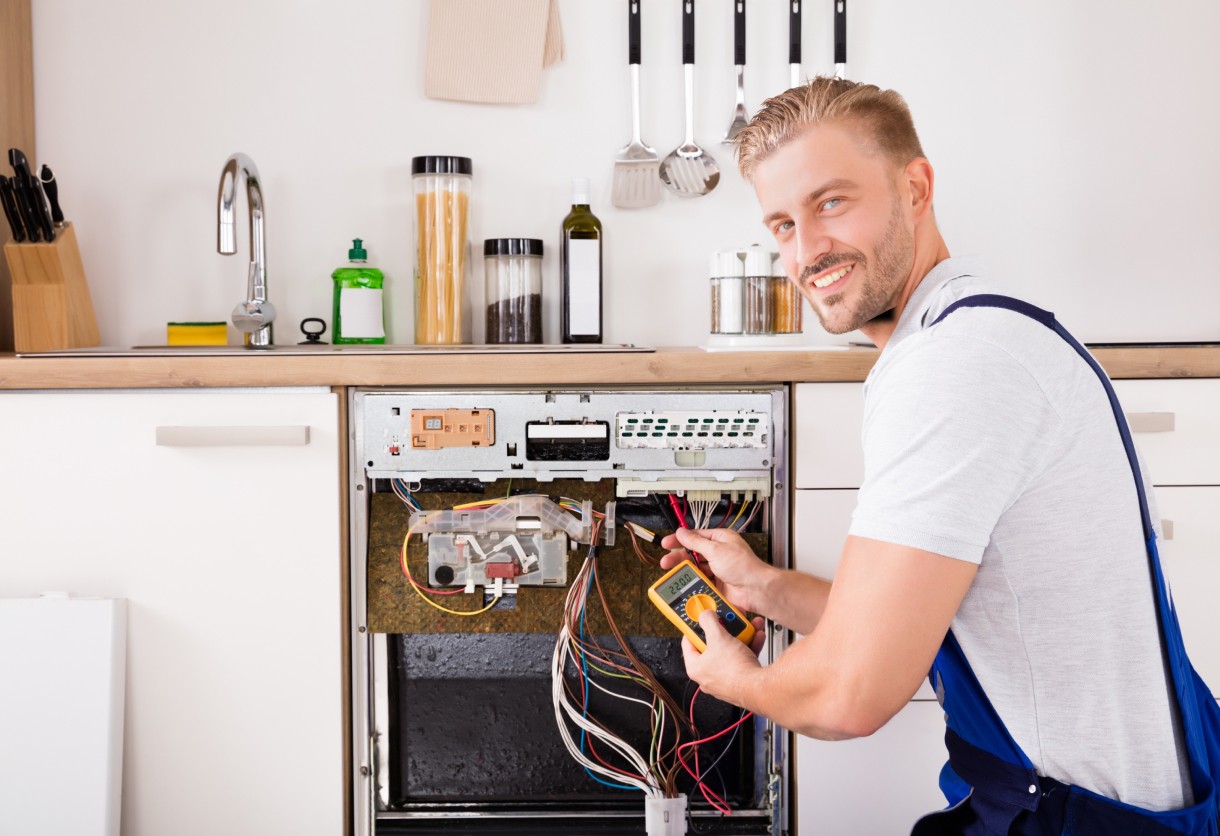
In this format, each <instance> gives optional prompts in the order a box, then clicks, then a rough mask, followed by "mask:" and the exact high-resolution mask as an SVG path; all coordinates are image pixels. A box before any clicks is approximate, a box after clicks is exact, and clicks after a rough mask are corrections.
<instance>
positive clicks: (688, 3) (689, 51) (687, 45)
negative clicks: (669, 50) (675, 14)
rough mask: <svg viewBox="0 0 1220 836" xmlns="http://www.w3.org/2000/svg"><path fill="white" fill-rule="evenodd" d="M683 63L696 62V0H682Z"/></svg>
mask: <svg viewBox="0 0 1220 836" xmlns="http://www.w3.org/2000/svg"><path fill="white" fill-rule="evenodd" d="M682 63H683V64H693V63H695V0H682Z"/></svg>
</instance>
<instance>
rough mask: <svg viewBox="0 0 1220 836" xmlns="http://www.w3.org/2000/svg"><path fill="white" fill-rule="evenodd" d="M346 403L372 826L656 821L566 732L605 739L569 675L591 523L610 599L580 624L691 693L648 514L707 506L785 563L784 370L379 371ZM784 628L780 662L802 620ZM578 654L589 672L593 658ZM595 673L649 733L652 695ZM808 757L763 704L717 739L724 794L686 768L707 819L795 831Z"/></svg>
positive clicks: (561, 828) (629, 827)
mask: <svg viewBox="0 0 1220 836" xmlns="http://www.w3.org/2000/svg"><path fill="white" fill-rule="evenodd" d="M350 399H351V400H350V403H349V407H350V411H349V415H351V416H352V420H351V425H350V426H351V429H350V436H351V443H352V448H351V456H350V457H349V458H350V462H351V467H350V474H349V476H350V479H351V485H350V488H351V490H350V496H351V498H352V499H351V509H350V511H351V522H352V525H351V530H352V542H351V554H352V573H351V584H350V589H351V602H350V605H351V618H352V624H351V628H352V631H351V632H352V683H351V689H352V699H353V712H352V713H353V728H352V739H353V752H352V776H351V784H352V794H353V797H352V804H353V819H354V828H355V832H356V833H357V834H360V836H366V835H368V836H371V834H374V833H379V834H385V833H484V834H510V833H512V834H517V833H520V834H525V833H576V832H581V833H606V834H643V833H645V821H644V800H643V799H644V795H643V793H642V792H640V791H639V790H632V789H625V788H624V787H623V786H622V785H616V782H615V781H613V780H608V779H607V778H606V776H605V775H601V776H598V775H596V774H595V773H593V772H591V771H588V770H586V769H585V768H584V767H583V766H582V765H581V764H580V763H578V762H577V761H576V759H575V758H574V757H573V756H572V754H571V753H570V752H569V751H568V749H567V747H566V745H565V743H564V740H563V738H562V737H561V734H560V731H559V723H561V722H566V723H567V724H568V729H569V735H570V739H571V740H573V741H576V740H579V741H580V747H579V748H580V750H581V752H582V753H583V752H585V751H586V750H585V744H586V743H587V744H588V746H589V750H588V751H589V752H592V751H593V748H594V747H593V745H592V744H593V741H592V739H591V738H590V739H589V740H587V741H586V740H585V738H584V736H583V735H581V733H580V730H579V729H577V728H575V727H574V726H573V725H572V724H571V721H567V720H562V719H560V718H558V717H557V709H556V700H555V698H554V694H553V688H554V687H555V681H554V676H553V669H554V667H555V664H556V663H555V661H554V659H555V647H556V637H557V634H558V632H559V629H560V626H561V623H562V621H563V618H564V606H565V600H566V598H567V596H568V594H569V591H570V589H571V587H572V584H573V583H574V582H575V580H576V577H575V576H576V574H577V572H578V569H579V567H580V566H581V565H582V564H583V563H585V562H586V559H587V558H588V549H589V544H588V542H582V541H581V540H580V538H581V537H583V536H586V535H588V534H589V532H590V531H596V532H597V534H596V536H597V551H596V557H595V558H589V560H595V561H596V568H597V578H596V584H597V586H598V587H599V588H600V589H601V595H602V597H604V599H605V601H606V608H607V609H608V610H609V613H610V614H609V615H608V616H607V615H605V614H604V613H603V612H601V611H600V609H601V606H602V605H601V603H600V601H598V600H596V599H595V596H594V595H593V592H592V588H593V581H592V579H590V580H589V582H588V585H587V586H588V589H589V590H590V591H589V600H588V609H587V610H586V611H585V612H584V616H585V617H584V619H582V620H581V622H580V625H579V629H580V631H581V637H582V639H583V638H586V635H585V630H586V629H587V631H588V635H587V638H589V639H596V640H598V641H600V642H602V643H603V644H605V645H607V646H609V647H615V646H616V643H617V640H616V639H615V638H614V637H613V636H612V635H611V629H610V626H609V625H610V623H611V621H612V622H613V624H614V627H615V628H617V629H618V630H619V632H620V634H621V635H622V637H623V641H624V642H626V643H627V644H628V645H629V646H630V648H631V650H632V651H633V652H634V654H636V656H637V657H638V658H639V659H640V660H642V662H643V663H644V664H645V665H646V666H647V667H648V668H649V669H650V670H651V671H652V672H654V673H655V675H656V678H657V680H659V682H660V684H661V685H662V686H663V687H664V689H665V690H666V691H667V692H668V693H669V694H670V695H671V696H672V698H673V700H674V701H675V702H676V704H678V705H680V706H681V707H682V708H683V709H686V708H688V707H689V706H690V705H691V699H692V696H693V695H694V686H693V684H692V683H690V682H689V681H688V680H687V678H686V676H685V669H684V665H683V662H682V653H681V647H680V642H679V639H678V633H677V630H676V629H675V628H674V627H673V625H671V624H669V623H668V622H667V621H666V620H665V619H664V617H663V616H662V615H661V613H660V612H659V611H658V610H657V609H656V608H655V607H654V606H653V605H652V603H650V602H649V601H648V599H647V597H646V589H647V586H648V585H649V584H650V583H651V582H653V581H654V580H656V578H658V577H660V575H661V574H662V571H663V570H661V569H659V568H657V567H656V566H655V565H650V564H649V563H646V562H645V561H644V557H647V556H652V557H654V558H655V557H656V556H659V555H660V554H661V553H662V552H663V550H662V549H660V548H659V547H658V546H656V545H655V544H652V543H645V542H643V541H642V536H639V537H637V538H633V537H632V536H631V534H630V532H629V531H628V527H629V526H632V525H634V526H637V528H635V531H636V532H637V534H640V532H643V531H650V532H657V533H660V532H668V531H670V530H672V529H673V527H674V526H675V521H676V513H678V512H686V511H689V512H690V514H691V516H690V517H688V518H687V519H686V521H687V522H688V523H695V522H697V519H696V517H695V509H696V508H698V509H699V511H700V512H701V515H702V519H704V520H707V521H709V522H710V524H712V525H717V524H719V525H725V524H731V525H733V526H734V527H735V528H738V529H740V530H741V532H742V535H743V537H745V538H746V540H747V541H748V542H749V543H750V544H751V546H753V547H754V549H755V551H756V552H758V553H759V554H760V555H763V556H765V557H768V558H769V559H770V560H771V561H772V562H774V563H777V564H780V565H786V562H787V554H788V543H787V536H788V519H787V505H788V502H787V494H786V491H785V490H784V486H785V484H786V479H787V451H786V450H785V449H784V446H783V439H784V438H785V437H786V432H785V428H786V423H787V409H788V399H787V392H786V390H785V389H784V387H782V386H779V385H775V386H757V387H740V386H737V387H706V386H705V387H691V388H666V389H663V390H662V389H652V388H646V387H631V388H627V387H622V388H614V389H608V388H587V389H582V388H564V389H555V390H541V389H528V390H527V389H512V388H495V389H490V388H481V389H480V388H460V389H457V388H455V389H451V390H444V391H442V390H438V389H419V390H413V389H406V388H402V389H367V388H366V389H354V390H351V394H350ZM671 497H674V498H672V499H671ZM491 503H495V504H491ZM560 506H562V508H563V509H564V511H563V513H560V512H559V511H558V510H557V509H559V508H560ZM418 509H422V511H424V512H428V513H427V514H425V513H423V512H421V511H420V510H418ZM493 509H494V510H493ZM747 511H749V513H746V512H747ZM557 513H558V514H560V516H562V517H563V519H562V520H558V521H557V519H558V518H557V517H556V516H555V515H556V514H557ZM430 515H431V516H430ZM548 515H549V516H548ZM684 516H685V513H684ZM595 518H596V520H597V526H596V528H591V526H592V523H593V521H594V519H595ZM425 520H427V521H426V522H424V521H425ZM413 526H416V528H413ZM561 526H562V527H564V528H566V529H567V531H568V533H567V534H566V535H565V534H564V533H563V532H562V531H561V530H560V527H561ZM582 526H583V528H582ZM492 529H495V530H494V531H493V530H492ZM408 532H411V534H410V540H409V545H408V546H407V547H406V548H405V549H404V542H405V541H407V537H408ZM421 532H422V533H423V534H425V535H427V537H426V542H425V538H424V537H421V536H420V535H421ZM578 532H579V533H578ZM552 535H555V539H557V540H559V541H561V542H562V543H564V544H565V546H564V547H561V546H559V545H556V543H554V542H552ZM633 539H636V540H637V541H639V542H638V545H639V546H640V550H641V551H643V552H644V553H645V554H644V556H640V555H638V554H637V553H636V545H635V544H633V543H632V541H633ZM493 549H495V550H496V551H495V552H494V555H492V556H491V557H489V556H488V555H491V554H492V552H493ZM484 551H486V552H487V553H488V554H484ZM476 552H477V553H478V555H479V557H477V558H476V557H475V556H474V555H475V553H476ZM514 552H515V554H514ZM467 558H469V559H467ZM404 566H405V567H406V568H407V571H408V572H410V575H411V577H412V578H413V579H414V582H415V583H416V584H419V585H422V586H427V587H429V588H431V589H432V590H433V592H430V593H428V594H429V595H431V596H433V597H432V598H431V600H437V601H439V602H440V603H441V606H440V607H434V606H431V605H428V604H427V603H426V602H424V601H423V600H422V599H423V598H424V594H425V593H423V592H418V591H417V590H416V589H414V588H413V587H412V581H410V580H408V578H407V573H406V572H404ZM455 567H457V568H456V569H455ZM463 584H465V586H463ZM436 590H441V591H443V592H446V593H453V594H445V595H443V596H441V595H438V594H436ZM497 591H498V592H499V596H498V597H497V594H496V593H497ZM445 608H447V609H448V610H450V611H453V612H446V609H445ZM484 609H485V612H481V613H480V614H479V615H470V616H457V615H455V614H453V613H454V612H458V611H473V610H484ZM607 619H610V620H611V621H607ZM765 632H766V636H765V644H764V651H763V653H764V658H767V657H773V656H774V655H775V654H777V653H778V652H779V651H780V650H782V647H783V645H784V643H785V642H786V641H787V637H786V635H785V634H784V633H783V631H782V630H779V629H776V628H772V627H770V626H769V627H768V628H767V630H766V631H765ZM562 668H563V670H564V672H565V676H566V677H567V679H568V680H569V688H570V687H571V685H570V682H571V681H572V680H575V679H578V675H579V671H577V670H575V667H574V664H573V662H572V661H571V660H569V661H568V662H567V663H566V664H565V665H563V666H562ZM586 673H587V670H586ZM605 681H607V682H611V683H613V684H614V687H615V690H621V689H619V688H618V684H617V683H618V682H619V680H613V679H609V680H605ZM583 687H584V691H583V694H584V696H583V699H584V703H583V705H582V706H581V707H582V709H585V710H587V713H588V715H589V716H590V717H592V716H596V717H597V719H598V721H599V723H602V724H604V725H605V726H607V727H610V728H611V729H612V730H613V732H614V733H615V735H616V736H618V737H621V738H622V739H623V740H624V741H626V743H628V744H629V745H630V746H632V747H633V748H634V749H635V750H637V751H640V752H647V751H649V747H650V744H653V743H655V741H654V740H652V729H651V723H650V719H651V716H652V710H650V709H649V708H648V707H647V706H645V705H643V703H641V702H639V701H632V700H625V699H622V698H621V697H613V696H611V695H609V694H608V693H605V692H603V691H602V690H598V689H597V688H593V687H588V686H583ZM624 688H625V686H624ZM607 690H610V689H607ZM654 708H655V707H654ZM695 712H696V713H697V716H693V717H692V719H693V720H695V722H696V725H697V727H698V729H699V731H700V733H703V732H704V731H706V732H708V733H709V734H710V733H714V732H716V731H718V730H721V729H725V728H726V727H728V726H730V725H731V724H733V723H734V722H736V721H738V720H739V719H740V717H741V712H740V711H739V710H738V709H736V708H735V707H733V706H729V705H726V704H724V703H721V702H719V701H717V700H714V699H712V698H709V697H706V696H703V697H700V698H698V700H697V701H696V702H695ZM656 751H659V748H658V749H657V750H656ZM788 753H789V739H788V734H787V733H786V732H785V731H784V730H782V729H778V728H776V727H774V726H773V725H772V724H770V723H769V722H767V721H765V720H762V719H760V718H749V719H746V720H745V721H744V722H742V723H741V724H740V725H739V727H738V728H736V729H735V730H734V731H733V732H732V733H731V734H729V733H726V734H725V735H724V736H723V737H721V738H719V739H717V740H715V741H712V742H709V743H707V744H705V745H704V746H702V747H700V749H699V757H700V764H699V767H698V769H699V772H700V775H701V778H702V780H703V782H704V784H705V786H706V787H708V788H709V789H710V790H712V793H713V797H715V798H717V799H719V800H721V804H720V805H718V806H719V809H717V807H715V806H713V805H712V804H710V803H709V802H708V801H706V800H705V797H704V795H703V794H702V793H701V792H700V790H699V788H698V787H696V785H695V781H694V779H693V778H691V776H690V775H689V774H687V773H686V772H684V771H679V770H676V769H675V770H674V771H675V773H676V777H675V778H674V781H673V785H674V786H675V787H676V789H677V791H679V792H681V793H684V794H685V795H686V796H687V798H688V805H689V806H688V811H687V815H688V825H689V829H688V831H687V832H689V833H696V834H697V833H708V834H754V833H785V832H787V831H788V828H789V825H788V820H789V809H788V799H789V797H790V791H789V790H790V786H789V782H790V775H789V768H788V757H789V754H788Z"/></svg>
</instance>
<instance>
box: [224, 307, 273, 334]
mask: <svg viewBox="0 0 1220 836" xmlns="http://www.w3.org/2000/svg"><path fill="white" fill-rule="evenodd" d="M272 322H275V305H273V304H271V303H270V302H260V301H257V300H255V301H246V302H238V303H237V307H235V308H234V309H233V325H234V326H235V327H236V328H237V330H238V331H241V332H242V333H243V334H253V333H254V332H255V331H257V330H259V329H260V328H263V327H265V326H267V325H270V324H271V323H272Z"/></svg>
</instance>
